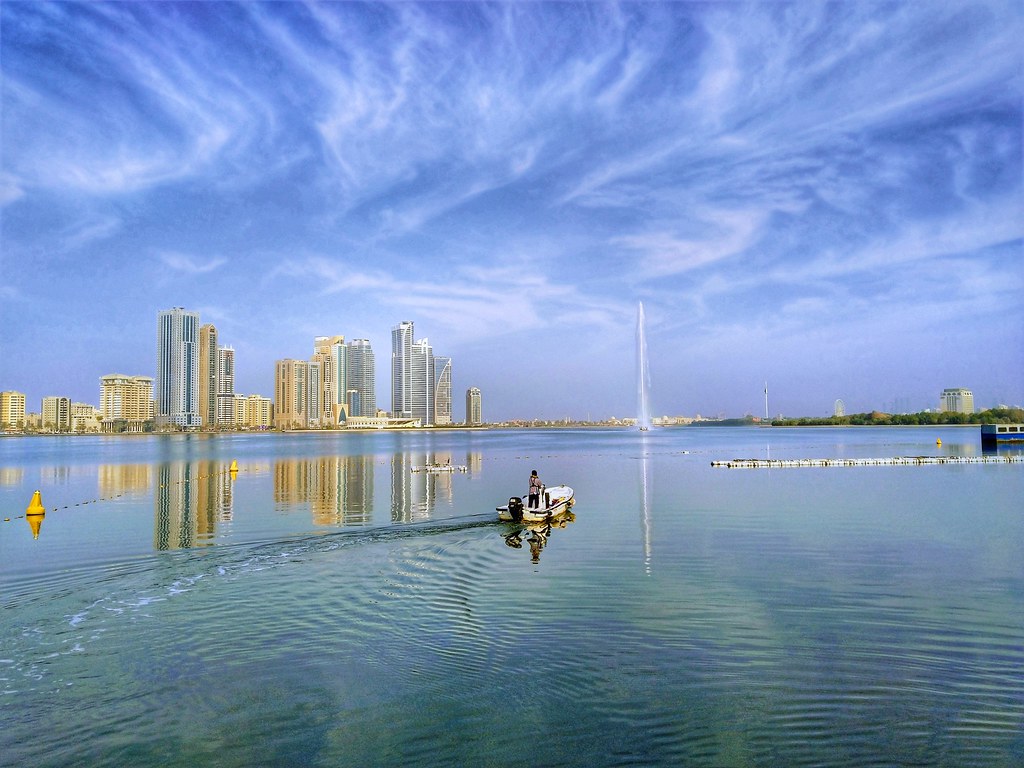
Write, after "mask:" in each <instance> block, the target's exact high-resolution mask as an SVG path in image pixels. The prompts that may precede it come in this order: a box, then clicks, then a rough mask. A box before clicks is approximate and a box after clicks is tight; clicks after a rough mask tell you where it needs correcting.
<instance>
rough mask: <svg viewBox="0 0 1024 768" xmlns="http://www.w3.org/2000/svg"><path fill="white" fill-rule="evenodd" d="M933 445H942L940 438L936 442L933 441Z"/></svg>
mask: <svg viewBox="0 0 1024 768" xmlns="http://www.w3.org/2000/svg"><path fill="white" fill-rule="evenodd" d="M935 444H936V445H942V438H941V437H940V438H939V439H937V440H936V441H935Z"/></svg>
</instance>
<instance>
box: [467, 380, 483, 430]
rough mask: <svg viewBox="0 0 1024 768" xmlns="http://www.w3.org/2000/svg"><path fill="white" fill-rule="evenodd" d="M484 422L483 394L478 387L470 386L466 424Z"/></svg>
mask: <svg viewBox="0 0 1024 768" xmlns="http://www.w3.org/2000/svg"><path fill="white" fill-rule="evenodd" d="M483 423H484V414H483V396H482V395H481V394H480V389H479V388H478V387H470V388H469V389H467V390H466V424H467V425H468V426H471V427H472V426H476V425H479V424H483Z"/></svg>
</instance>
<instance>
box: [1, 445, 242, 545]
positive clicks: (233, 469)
mask: <svg viewBox="0 0 1024 768" xmlns="http://www.w3.org/2000/svg"><path fill="white" fill-rule="evenodd" d="M238 472H239V469H238V462H237V461H232V462H231V464H230V466H229V467H228V468H227V469H224V470H221V471H220V472H212V473H210V474H206V475H197V476H196V477H194V478H189V479H188V480H179V481H176V482H175V483H172V485H184V484H187V483H190V482H194V481H196V480H205V479H207V478H210V477H219V476H220V475H230V477H231V479H232V480H234V479H235V478H236V477H238ZM160 487H161V488H166V487H167V484H166V483H161V484H160ZM127 493H128V492H127V491H124V492H122V493H115V494H114V495H113V496H102V497H100V498H98V499H88V500H86V501H78V502H75V503H74V504H65V505H64V506H62V507H51V508H50V511H51V512H56V511H57V510H60V509H72V508H74V507H84V506H86V505H88V504H98V503H99V502H101V501H113V500H114V499H119V498H121V497H122V496H125V495H127ZM44 517H46V507H45V506H43V499H42V492H41V491H35V492H34V493H33V494H32V500H31V501H29V503H28V507H26V508H25V514H24V515H16V516H15V517H5V518H4V522H5V523H9V522H11V521H12V520H28V524H29V526H30V527H31V528H32V538H34V539H38V538H39V528H40V526H41V525H42V522H43V518H44Z"/></svg>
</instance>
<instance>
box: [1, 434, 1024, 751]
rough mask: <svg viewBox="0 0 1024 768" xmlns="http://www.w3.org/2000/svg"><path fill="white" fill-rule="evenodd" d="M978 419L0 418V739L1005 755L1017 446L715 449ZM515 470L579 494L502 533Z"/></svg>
mask: <svg viewBox="0 0 1024 768" xmlns="http://www.w3.org/2000/svg"><path fill="white" fill-rule="evenodd" d="M936 438H941V440H942V445H941V446H937V445H936ZM979 445H980V440H979V433H978V430H977V428H965V429H957V428H949V429H915V428H907V429H884V428H878V429H793V430H780V429H762V430H759V429H749V428H748V429H743V428H738V429H728V428H705V429H697V428H687V429H675V430H653V431H651V432H649V433H646V434H644V433H636V432H617V431H509V432H504V431H490V432H471V433H459V432H436V433H419V434H412V433H388V434H383V433H382V434H367V435H355V434H350V435H234V436H218V437H197V436H192V437H163V438H160V437H138V438H101V437H71V438H34V439H30V438H5V439H0V502H2V508H0V509H2V515H3V516H4V517H10V518H11V520H10V521H9V522H0V605H2V619H3V620H2V624H0V707H2V715H3V717H2V728H0V756H2V757H0V763H3V764H5V765H26V766H34V767H35V766H48V765H111V766H123V765H133V766H148V765H160V766H177V765H181V766H192V765H196V764H209V765H218V766H249V765H304V766H305V765H309V766H318V765H324V766H328V765H329V766H340V765H353V766H354V765H403V766H406V765H412V766H416V765H444V764H462V765H502V766H506V765H507V766H535V765H545V766H557V765H573V766H575V765H645V766H649V765H673V766H676V765H684V766H829V765H835V766H850V765H857V766H870V765H886V766H890V765H920V766H1020V765H1024V511H1022V510H1024V505H1022V504H1021V499H1024V465H1021V464H1005V465H1004V464H998V465H989V464H977V465H931V466H911V467H901V466H895V467H893V466H883V467H846V468H803V469H770V470H769V469H756V470H752V469H726V468H719V467H711V461H712V460H717V459H731V458H753V457H761V458H834V457H889V456H917V455H942V454H950V455H964V454H979V453H980V447H979ZM233 460H234V461H237V462H238V467H239V471H238V472H237V475H236V477H235V478H234V479H232V478H231V475H230V473H229V472H228V471H227V470H228V467H229V466H230V464H231V462H232V461H233ZM430 461H451V462H452V463H453V464H457V465H466V466H467V467H468V471H467V472H466V473H465V474H463V473H456V474H453V475H444V476H433V475H427V474H424V473H416V472H413V471H412V467H414V466H417V465H422V464H425V463H427V462H430ZM531 469H537V470H538V471H539V473H540V475H541V477H542V479H543V480H544V481H545V482H547V483H548V484H549V485H554V484H557V483H566V484H568V485H571V486H573V487H574V488H575V489H576V494H577V504H576V506H575V519H574V520H572V521H571V522H568V523H567V524H566V525H565V526H564V527H562V528H554V529H552V530H551V531H550V532H548V533H547V535H546V537H545V538H544V539H541V538H540V535H539V533H538V532H535V531H529V530H527V531H522V532H520V534H519V535H518V536H513V537H512V538H509V536H510V534H514V533H515V529H514V528H512V527H511V526H510V525H509V524H499V523H497V522H496V521H495V513H494V507H495V505H496V504H499V503H503V502H504V501H506V500H507V498H508V496H509V495H511V494H513V493H514V494H517V495H518V494H521V493H523V492H524V491H525V490H526V480H527V477H528V475H529V472H530V470H531ZM36 489H38V490H41V491H42V499H43V503H44V505H45V506H46V508H47V513H46V516H45V518H44V520H43V521H42V524H41V527H40V529H39V536H38V538H37V539H34V538H33V535H32V530H31V529H30V527H29V524H28V521H27V520H26V519H25V518H24V517H19V516H20V515H24V511H25V508H26V506H27V505H28V502H29V500H30V498H31V495H32V491H34V490H36ZM515 544H518V545H519V546H514V545H515ZM542 544H543V546H541V545H542Z"/></svg>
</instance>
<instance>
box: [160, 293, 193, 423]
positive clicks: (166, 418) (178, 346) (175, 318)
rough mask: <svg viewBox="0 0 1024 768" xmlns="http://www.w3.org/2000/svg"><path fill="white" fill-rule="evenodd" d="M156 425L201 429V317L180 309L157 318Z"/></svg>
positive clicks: (174, 309)
mask: <svg viewBox="0 0 1024 768" xmlns="http://www.w3.org/2000/svg"><path fill="white" fill-rule="evenodd" d="M156 422H157V424H158V425H160V426H165V425H173V426H176V427H181V428H189V427H199V426H201V425H202V419H201V417H200V414H199V313H198V312H188V311H186V310H184V309H182V308H181V307H174V308H173V309H166V310H163V311H162V312H160V314H159V315H158V317H157V360H156Z"/></svg>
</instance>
